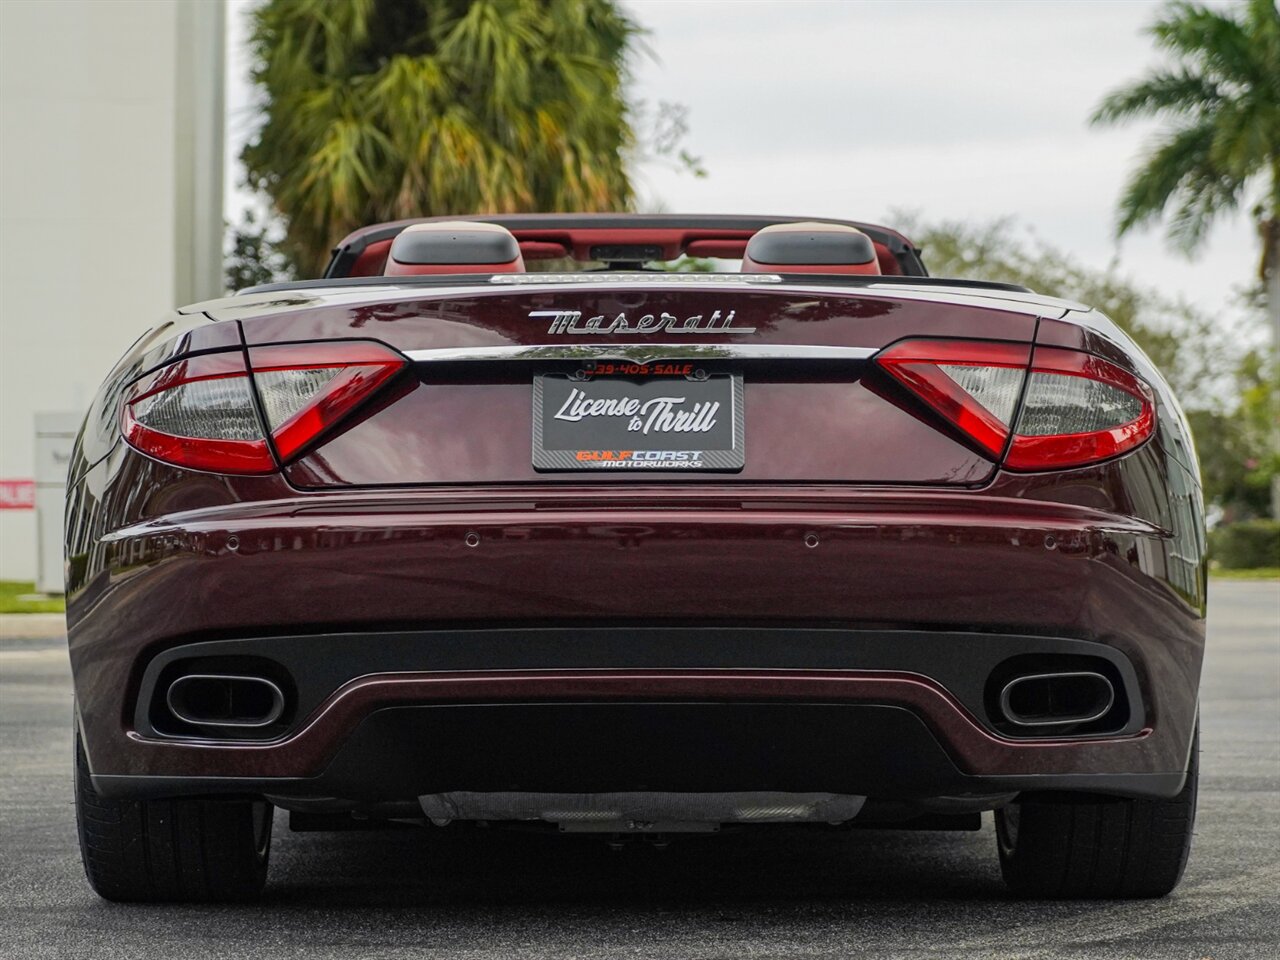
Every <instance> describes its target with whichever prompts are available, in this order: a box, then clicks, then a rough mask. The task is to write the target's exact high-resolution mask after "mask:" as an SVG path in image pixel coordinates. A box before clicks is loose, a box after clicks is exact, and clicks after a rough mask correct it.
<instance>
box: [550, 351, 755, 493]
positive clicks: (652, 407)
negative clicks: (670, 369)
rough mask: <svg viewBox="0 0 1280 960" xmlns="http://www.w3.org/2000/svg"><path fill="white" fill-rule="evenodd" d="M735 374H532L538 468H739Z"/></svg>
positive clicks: (739, 391)
mask: <svg viewBox="0 0 1280 960" xmlns="http://www.w3.org/2000/svg"><path fill="white" fill-rule="evenodd" d="M742 420H743V418H742V377H740V376H738V375H737V374H717V375H712V376H710V377H707V378H705V379H702V380H690V379H686V378H684V377H650V378H639V379H635V378H622V377H592V378H590V379H575V378H573V377H569V376H562V375H558V374H544V375H542V376H536V377H534V378H533V465H534V467H535V468H536V469H538V470H741V469H742V466H743V463H744V462H745V461H744V457H743V443H742Z"/></svg>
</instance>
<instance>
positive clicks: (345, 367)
mask: <svg viewBox="0 0 1280 960" xmlns="http://www.w3.org/2000/svg"><path fill="white" fill-rule="evenodd" d="M249 362H250V363H251V364H252V365H253V375H252V377H251V376H250V372H249V369H248V367H247V366H246V364H245V356H244V354H243V353H242V352H241V351H238V350H237V351H234V352H227V353H215V354H205V355H203V356H199V357H192V358H189V359H186V360H180V361H178V362H177V363H173V364H170V365H169V366H167V367H164V368H162V369H161V370H159V371H158V372H156V373H154V374H151V375H150V376H148V377H145V378H144V379H143V380H140V381H139V382H138V383H137V384H135V385H134V386H133V387H132V388H131V390H130V391H129V393H128V395H127V396H126V398H125V402H124V409H123V411H122V414H121V429H122V431H123V433H124V436H125V439H126V440H128V441H129V443H130V444H132V445H133V446H134V447H136V448H137V449H139V450H141V451H142V452H143V453H146V454H148V455H149V456H152V457H155V458H156V459H157V460H163V461H165V462H166V463H172V464H176V465H178V466H183V467H190V468H192V469H195V470H209V471H213V472H216V473H235V474H262V473H271V472H273V471H274V470H275V469H276V468H277V463H279V462H284V461H287V460H288V459H289V458H291V457H293V456H295V455H297V454H298V453H299V452H301V451H302V450H303V448H305V447H306V446H308V445H310V444H311V443H313V442H314V441H315V440H317V439H318V438H319V437H320V436H321V435H322V434H324V433H325V432H326V431H328V430H329V429H330V428H331V427H332V426H333V425H334V424H336V423H337V422H338V421H339V420H341V419H342V418H343V417H345V416H347V415H348V414H349V413H351V412H352V410H354V409H355V408H356V407H357V406H358V405H359V404H360V403H362V402H363V401H364V400H365V399H367V398H368V397H369V396H370V395H371V394H372V393H373V392H374V391H376V390H377V389H378V388H379V387H380V386H382V385H383V384H384V383H386V382H387V381H388V380H390V379H391V378H392V377H394V376H395V375H396V374H397V373H398V372H400V370H401V369H403V368H404V366H405V364H406V362H407V361H406V360H405V359H404V358H403V357H402V356H400V354H398V353H396V352H395V351H393V350H391V349H389V348H388V347H384V346H381V345H380V344H376V343H368V342H363V341H348V342H332V343H323V344H281V345H276V346H267V347H255V348H253V349H252V350H250V351H249ZM255 389H256V392H257V397H256V398H255ZM259 401H260V403H261V407H259ZM259 409H261V415H260V414H259ZM264 417H265V420H266V429H264V427H263V418H264ZM273 446H274V448H275V455H274V456H273V453H272V447H273Z"/></svg>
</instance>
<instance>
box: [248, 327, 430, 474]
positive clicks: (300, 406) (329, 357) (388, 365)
mask: <svg viewBox="0 0 1280 960" xmlns="http://www.w3.org/2000/svg"><path fill="white" fill-rule="evenodd" d="M407 363H408V361H407V360H405V358H404V357H402V356H401V355H400V354H398V353H396V352H395V351H394V350H392V349H391V348H390V347H384V346H382V345H381V344H378V343H372V342H369V341H362V340H348V341H331V342H329V343H298V344H292V343H286V344H278V345H275V346H269V347H252V348H250V350H249V364H250V366H252V367H253V377H254V380H255V381H256V382H257V384H258V393H259V395H260V396H261V397H262V409H263V413H264V414H265V415H266V418H267V425H268V427H269V429H270V431H271V441H272V443H273V444H275V448H276V453H277V454H279V456H280V459H281V460H282V461H285V460H290V459H292V458H293V457H294V456H296V455H297V454H298V453H300V452H301V451H302V450H303V448H304V447H306V446H308V445H309V444H311V443H312V442H313V441H314V440H315V439H316V438H317V437H319V436H320V435H321V434H323V433H325V432H327V431H328V430H329V429H330V428H331V427H332V426H333V425H334V424H336V423H337V422H338V421H339V420H341V419H342V418H344V417H345V416H347V415H348V414H349V413H351V411H352V410H354V409H355V408H356V407H357V406H359V405H360V404H361V403H363V402H364V401H365V400H366V399H368V398H369V397H370V396H371V395H372V394H373V393H374V392H375V391H376V390H377V389H378V388H379V387H381V386H382V385H383V384H385V383H386V382H387V381H389V380H390V379H391V378H392V377H394V376H395V375H396V374H397V373H399V372H400V371H401V370H402V369H404V367H405V365H406V364H407Z"/></svg>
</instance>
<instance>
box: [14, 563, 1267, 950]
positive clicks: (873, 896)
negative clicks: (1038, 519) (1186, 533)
mask: <svg viewBox="0 0 1280 960" xmlns="http://www.w3.org/2000/svg"><path fill="white" fill-rule="evenodd" d="M1211 607H1212V613H1211V617H1210V652H1209V656H1208V661H1207V663H1206V668H1205V676H1204V689H1203V722H1204V732H1203V779H1202V786H1201V794H1200V799H1201V812H1200V818H1199V822H1198V829H1197V832H1196V841H1195V848H1194V849H1193V851H1192V854H1191V863H1190V866H1189V867H1188V869H1187V874H1186V878H1185V880H1184V881H1183V883H1182V886H1181V887H1180V888H1179V890H1178V891H1177V892H1176V893H1175V894H1174V895H1173V896H1172V897H1169V898H1168V899H1165V900H1162V901H1157V902H1147V903H1110V904H1108V903H1053V902H1044V903H1026V902H1018V901H1014V900H1010V899H1008V898H1007V897H1006V896H1005V894H1004V891H1003V888H1002V887H1001V884H1000V877H999V870H998V867H997V865H996V856H995V849H994V847H995V843H994V839H993V837H992V830H991V826H990V822H989V818H988V823H987V825H986V827H985V828H984V829H983V830H982V832H981V833H973V834H925V833H922V834H911V833H871V832H867V833H855V834H853V835H850V836H840V837H837V838H832V837H830V836H821V837H815V836H812V835H798V836H797V835H792V836H790V837H783V836H777V835H773V836H756V837H751V836H746V837H743V836H736V837H721V838H717V839H712V840H703V841H698V840H690V841H685V842H684V843H683V844H680V845H676V846H673V847H671V848H670V849H668V850H666V851H658V850H653V849H646V848H635V849H626V850H624V851H623V852H622V853H619V854H614V853H611V852H610V851H609V850H608V849H607V848H605V847H604V846H603V845H598V844H596V843H591V842H585V841H583V842H574V841H568V840H563V839H559V838H554V837H552V838H542V837H533V836H523V835H515V834H508V833H504V834H500V835H496V836H492V837H484V838H482V839H479V840H475V839H471V840H467V841H465V842H457V841H450V840H448V839H446V837H447V835H444V834H433V833H430V832H428V831H425V830H423V831H407V830H406V831H401V832H395V833H376V834H291V833H289V832H288V830H287V828H286V825H285V823H284V821H283V820H282V819H281V820H278V821H277V824H276V829H277V835H276V841H275V847H274V850H273V860H272V865H271V878H270V885H269V887H268V894H267V897H266V899H265V900H264V901H263V902H262V903H261V904H257V905H253V906H249V907H221V906H219V907H185V906H176V907H138V906H116V905H113V904H109V903H105V902H103V901H100V900H98V899H97V898H96V897H95V896H94V895H93V894H92V893H91V892H90V891H89V888H88V887H87V886H86V885H85V883H84V878H83V875H82V874H81V870H80V862H79V857H78V854H77V851H76V845H75V827H74V820H73V817H74V813H73V809H72V806H71V783H70V763H71V740H70V736H69V733H68V731H69V720H70V715H71V694H70V686H69V682H68V668H67V662H66V654H65V652H64V649H63V646H62V644H61V642H60V641H58V640H31V641H14V640H9V641H0V758H2V760H0V762H2V766H0V771H2V774H0V957H5V958H8V957H23V958H26V957H32V958H39V957H60V958H61V957H67V958H77V957H86V958H88V957H92V958H95V960H103V958H109V957H128V958H146V957H164V958H169V957H187V956H201V957H218V958H231V957H249V956H264V957H271V958H273V960H284V958H293V957H298V958H302V957H305V958H321V957H371V956H379V957H383V956H386V957H403V956H414V955H429V956H431V957H440V958H444V957H484V958H497V957H540V956H557V957H600V956H607V957H681V958H683V957H731V958H734V960H742V958H747V957H787V958H790V957H810V956H858V957H947V958H950V957H988V956H990V957H1001V958H1021V957H1028V958H1030V957H1036V958H1041V957H1135V958H1143V960H1156V958H1164V957H1168V958H1179V960H1184V958H1185V960H1196V958H1214V960H1228V958H1245V957H1258V958H1262V957H1266V958H1274V957H1277V956H1280V585H1277V584H1275V583H1238V582H1218V583H1214V584H1213V587H1212V594H1211Z"/></svg>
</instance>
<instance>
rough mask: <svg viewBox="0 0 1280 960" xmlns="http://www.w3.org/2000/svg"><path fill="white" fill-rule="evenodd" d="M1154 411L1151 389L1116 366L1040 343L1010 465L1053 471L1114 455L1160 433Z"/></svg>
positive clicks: (1007, 459) (1014, 437)
mask: <svg viewBox="0 0 1280 960" xmlns="http://www.w3.org/2000/svg"><path fill="white" fill-rule="evenodd" d="M1155 410H1156V407H1155V395H1154V394H1153V393H1152V391H1151V388H1150V387H1149V386H1147V385H1146V384H1145V383H1143V382H1142V381H1141V380H1139V379H1138V378H1137V377H1135V376H1134V375H1133V374H1131V373H1129V372H1127V371H1125V370H1121V369H1120V368H1119V367H1117V366H1116V365H1115V364H1113V363H1108V362H1107V361H1106V360H1103V359H1101V358H1100V357H1095V356H1093V355H1092V354H1088V353H1080V352H1078V351H1075V350H1063V349H1060V348H1057V347H1036V352H1035V358H1034V360H1033V361H1032V364H1031V373H1030V376H1029V377H1028V378H1027V394H1026V397H1025V399H1024V400H1023V401H1022V412H1021V414H1020V415H1019V417H1018V424H1017V429H1016V431H1015V433H1014V436H1013V443H1011V444H1010V445H1009V453H1008V454H1007V455H1006V457H1005V466H1007V467H1010V468H1011V469H1014V470H1051V469H1054V468H1058V467H1077V466H1082V465H1084V464H1089V463H1097V462H1098V461H1099V460H1106V459H1109V458H1110V457H1114V456H1117V455H1119V454H1121V453H1125V452H1126V451H1129V450H1132V449H1133V448H1134V447H1136V446H1138V445H1139V444H1140V443H1142V442H1143V441H1145V440H1146V439H1147V438H1148V437H1150V436H1151V434H1152V433H1154V432H1155V428H1156V413H1155Z"/></svg>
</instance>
